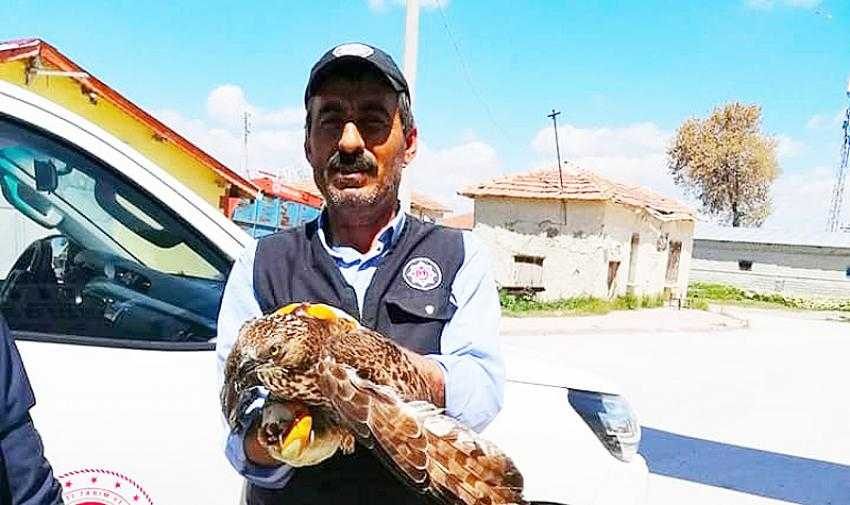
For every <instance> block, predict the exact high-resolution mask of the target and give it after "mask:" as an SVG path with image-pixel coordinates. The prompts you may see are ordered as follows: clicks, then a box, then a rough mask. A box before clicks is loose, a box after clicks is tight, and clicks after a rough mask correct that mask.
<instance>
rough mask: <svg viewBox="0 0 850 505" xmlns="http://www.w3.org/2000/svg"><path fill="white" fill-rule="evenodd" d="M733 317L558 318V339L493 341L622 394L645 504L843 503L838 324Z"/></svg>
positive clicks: (843, 374) (846, 405)
mask: <svg viewBox="0 0 850 505" xmlns="http://www.w3.org/2000/svg"><path fill="white" fill-rule="evenodd" d="M736 315H738V316H739V317H744V318H747V319H749V321H750V325H749V327H748V328H743V329H726V330H718V329H716V328H703V329H699V328H697V329H693V328H688V327H687V325H684V326H683V329H681V330H676V329H675V328H674V327H671V326H675V325H666V326H665V328H666V329H665V331H658V330H655V329H654V328H653V329H652V330H651V331H649V332H647V331H646V330H641V329H634V328H632V329H627V328H625V327H623V325H622V324H620V325H618V327H616V328H614V329H613V330H611V331H606V329H605V327H604V325H602V326H597V327H596V328H594V331H592V332H588V331H576V332H570V326H571V323H570V319H563V320H562V321H563V323H562V324H563V325H564V328H565V332H563V333H562V334H538V335H518V334H509V335H507V336H505V337H504V338H505V346H506V351H507V352H510V349H511V348H512V347H522V348H524V349H530V350H535V351H541V352H545V353H546V354H547V355H549V356H551V357H552V359H555V360H557V361H558V362H560V363H563V364H565V365H566V366H572V367H576V368H581V369H584V370H588V371H591V372H594V373H596V374H599V375H602V376H605V377H607V378H609V379H611V380H613V381H615V382H617V383H618V384H619V385H621V386H622V388H623V391H624V392H625V394H626V395H627V398H628V399H629V401H630V402H631V403H632V405H633V407H634V408H635V409H636V411H637V412H638V415H639V418H640V423H641V425H642V426H643V427H644V434H643V442H642V449H641V452H642V453H643V454H644V457H645V458H646V459H647V463H648V465H649V467H650V471H651V472H652V475H651V479H650V490H649V501H650V503H651V504H668V503H670V504H673V503H675V504H679V503H690V504H712V505H714V504H719V503H722V504H767V503H781V502H786V503H787V502H791V503H805V504H845V503H848V504H850V395H848V386H850V366H848V365H850V323H847V322H836V321H821V320H811V319H805V318H801V317H799V316H795V315H793V314H788V313H783V312H766V311H737V312H736ZM654 316H657V317H670V318H676V317H678V316H677V315H676V312H673V311H669V312H666V311H665V312H659V313H657V314H655V315H654ZM638 320H639V317H638ZM582 325H584V326H586V324H585V323H577V324H576V325H575V326H579V327H580V326H582Z"/></svg>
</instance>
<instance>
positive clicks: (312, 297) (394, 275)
mask: <svg viewBox="0 0 850 505" xmlns="http://www.w3.org/2000/svg"><path fill="white" fill-rule="evenodd" d="M317 231H318V220H314V221H311V222H309V223H307V224H306V225H304V226H301V227H298V228H293V229H289V230H284V231H281V232H278V233H275V234H273V235H269V236H267V237H263V238H262V239H260V240H259V242H258V243H257V254H256V256H255V259H254V295H255V297H256V298H257V301H258V302H259V304H260V308H261V309H262V310H263V313H266V314H267V313H270V312H272V311H274V310H275V309H277V308H278V307H281V306H283V305H286V304H288V303H292V302H314V303H326V304H330V305H333V306H336V307H339V308H341V309H342V310H344V311H346V312H348V313H349V314H351V315H352V316H354V317H355V318H357V319H358V320H359V321H360V323H361V324H363V325H364V326H366V327H368V328H372V329H374V330H376V331H378V332H380V333H382V334H383V335H386V336H387V337H389V338H392V339H393V340H394V341H396V342H398V343H399V344H401V345H402V346H404V347H406V348H408V349H410V350H412V351H415V352H417V353H420V354H436V353H439V352H440V336H441V335H442V331H443V327H444V326H445V324H446V322H447V321H448V320H450V319H451V318H452V316H453V315H454V313H455V310H457V307H455V305H454V304H453V303H452V302H451V300H450V295H451V286H452V282H453V281H454V278H455V275H456V274H457V271H458V269H460V266H461V264H463V258H464V249H463V238H462V235H461V232H460V231H458V230H453V229H450V228H444V227H442V226H437V225H433V224H429V223H423V222H422V221H420V220H418V219H416V218H414V217H413V216H410V215H407V216H406V218H405V224H404V229H403V230H402V231H401V235H400V236H399V238H398V240H397V241H396V242H395V244H394V245H393V246H392V248H391V249H390V251H389V252H388V253H387V254H386V255H384V257H383V258H382V259H381V261H380V263H379V264H378V266H377V269H376V270H375V275H374V277H373V278H372V283H371V284H370V285H369V288H368V289H367V291H366V296H365V298H364V300H363V313H362V314H361V313H360V311H359V309H358V306H357V297H356V295H355V292H354V289H353V288H352V287H351V286H349V285H348V284H347V283H346V282H345V279H344V278H343V277H342V274H341V273H340V272H339V269H338V268H337V265H336V263H335V261H334V259H333V258H332V257H331V256H330V255H329V254H328V253H327V251H326V250H325V248H324V247H323V246H322V243H321V241H320V240H319V236H318V233H317ZM247 503H248V505H255V504H263V505H266V504H269V505H271V504H274V505H289V504H311V505H321V504H326V503H327V504H339V505H346V504H352V505H354V504H358V505H360V504H363V505H366V504H377V503H386V504H421V503H425V501H424V499H423V497H421V496H418V495H416V494H415V493H414V492H412V491H410V490H408V488H407V487H405V486H404V485H403V484H402V483H400V482H399V481H398V480H397V479H396V478H395V477H394V476H393V475H392V474H390V473H389V471H388V470H387V469H386V468H384V467H383V466H382V465H381V463H380V462H379V461H378V459H377V458H375V457H374V456H372V454H371V453H370V452H369V451H368V450H366V449H364V448H361V447H358V448H357V450H356V451H355V453H354V454H353V455H349V456H345V455H342V454H337V455H336V456H334V457H332V458H330V459H329V460H327V461H325V462H323V463H322V464H319V465H316V466H313V467H307V468H299V469H297V470H295V473H294V475H293V477H292V480H290V481H289V483H288V484H287V486H286V487H285V488H284V489H281V490H269V489H264V488H261V487H258V486H253V485H249V487H248V492H247Z"/></svg>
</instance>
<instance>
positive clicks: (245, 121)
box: [242, 111, 251, 178]
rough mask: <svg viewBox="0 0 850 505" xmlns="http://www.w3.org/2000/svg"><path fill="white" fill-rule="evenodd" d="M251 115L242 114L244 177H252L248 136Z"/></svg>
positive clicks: (247, 113)
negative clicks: (249, 163) (249, 165)
mask: <svg viewBox="0 0 850 505" xmlns="http://www.w3.org/2000/svg"><path fill="white" fill-rule="evenodd" d="M250 118H251V114H250V113H249V112H248V111H245V112H243V113H242V175H244V176H245V177H249V178H250V177H251V174H249V173H248V134H249V133H251V126H250V124H249V122H248V120H249V119H250Z"/></svg>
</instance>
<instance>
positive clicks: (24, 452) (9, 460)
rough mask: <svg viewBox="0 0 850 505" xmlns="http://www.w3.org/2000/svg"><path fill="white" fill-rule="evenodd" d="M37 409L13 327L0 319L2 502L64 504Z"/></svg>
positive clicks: (0, 486) (0, 478) (0, 459)
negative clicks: (37, 424)
mask: <svg viewBox="0 0 850 505" xmlns="http://www.w3.org/2000/svg"><path fill="white" fill-rule="evenodd" d="M34 405H35V397H34V396H33V393H32V388H30V384H29V380H28V379H27V375H26V371H25V370H24V366H23V363H22V362H21V356H20V354H19V353H18V349H17V347H15V343H14V341H12V335H11V332H10V331H9V327H8V326H6V322H5V321H3V319H2V317H0V501H3V500H4V499H8V500H10V501H11V502H12V503H14V504H17V505H53V504H61V503H62V487H61V486H60V485H59V483H58V482H56V479H55V478H54V477H53V471H52V470H51V468H50V464H49V463H48V462H47V460H46V459H45V457H44V447H43V446H42V443H41V437H40V436H39V434H38V432H37V431H36V429H35V426H34V425H33V422H32V419H31V418H30V415H29V411H30V409H31V408H32V407H33V406H34ZM4 487H5V488H6V489H3V488H4ZM3 493H6V494H7V496H5V497H4V496H3ZM4 503H5V502H4Z"/></svg>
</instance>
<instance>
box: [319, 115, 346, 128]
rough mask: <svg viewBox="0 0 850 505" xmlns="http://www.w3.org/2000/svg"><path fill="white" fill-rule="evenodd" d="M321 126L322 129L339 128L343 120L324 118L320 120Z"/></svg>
mask: <svg viewBox="0 0 850 505" xmlns="http://www.w3.org/2000/svg"><path fill="white" fill-rule="evenodd" d="M319 124H320V125H321V126H322V128H339V126H340V125H341V124H342V120H341V119H340V118H338V117H324V118H322V119H320V120H319Z"/></svg>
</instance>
